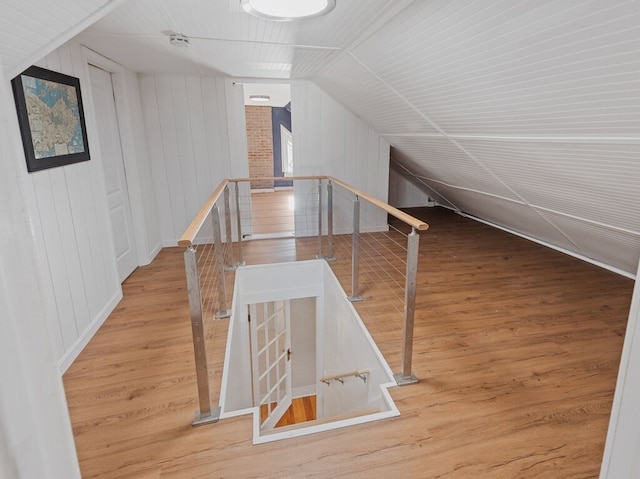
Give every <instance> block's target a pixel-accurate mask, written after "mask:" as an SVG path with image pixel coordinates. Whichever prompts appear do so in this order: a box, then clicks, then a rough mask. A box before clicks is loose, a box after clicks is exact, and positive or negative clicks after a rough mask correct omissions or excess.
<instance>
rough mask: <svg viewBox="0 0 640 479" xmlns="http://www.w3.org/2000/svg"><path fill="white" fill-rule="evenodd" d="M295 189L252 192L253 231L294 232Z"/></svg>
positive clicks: (270, 232)
mask: <svg viewBox="0 0 640 479" xmlns="http://www.w3.org/2000/svg"><path fill="white" fill-rule="evenodd" d="M291 201H293V190H279V191H274V192H266V193H252V194H251V213H252V220H253V222H252V233H253V234H272V233H292V232H293V230H294V226H293V209H291V208H290V202H291Z"/></svg>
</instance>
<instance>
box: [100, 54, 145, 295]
mask: <svg viewBox="0 0 640 479" xmlns="http://www.w3.org/2000/svg"><path fill="white" fill-rule="evenodd" d="M89 73H90V76H91V93H92V95H93V103H94V106H95V110H96V118H97V120H98V136H99V138H100V153H101V156H102V166H103V168H104V177H105V182H106V186H107V198H108V201H109V216H110V218H111V230H112V233H113V245H114V248H115V253H116V261H117V262H118V274H119V276H120V282H122V281H124V280H125V279H126V278H127V276H129V275H130V274H131V273H132V272H133V270H134V269H136V267H137V266H138V259H137V257H136V248H135V238H134V233H133V219H132V216H131V205H130V203H129V192H128V190H127V178H126V176H125V170H124V159H123V157H122V145H121V143H120V133H119V130H118V117H117V115H116V103H115V99H114V97H113V84H112V83H111V74H110V73H108V72H106V71H104V70H101V69H100V68H96V67H94V66H89Z"/></svg>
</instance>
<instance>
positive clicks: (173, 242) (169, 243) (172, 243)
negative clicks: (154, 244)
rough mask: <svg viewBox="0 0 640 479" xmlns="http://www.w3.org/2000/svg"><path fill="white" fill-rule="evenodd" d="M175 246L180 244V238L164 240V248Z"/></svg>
mask: <svg viewBox="0 0 640 479" xmlns="http://www.w3.org/2000/svg"><path fill="white" fill-rule="evenodd" d="M174 246H178V240H177V239H171V240H162V247H163V248H173V247H174Z"/></svg>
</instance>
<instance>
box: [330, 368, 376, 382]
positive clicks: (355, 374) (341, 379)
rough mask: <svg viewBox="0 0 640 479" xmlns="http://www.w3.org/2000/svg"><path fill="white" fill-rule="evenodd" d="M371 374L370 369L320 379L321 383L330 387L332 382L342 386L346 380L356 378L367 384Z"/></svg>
mask: <svg viewBox="0 0 640 479" xmlns="http://www.w3.org/2000/svg"><path fill="white" fill-rule="evenodd" d="M369 372H370V371H369V370H368V369H357V370H355V371H349V372H348V373H342V374H335V375H333V376H325V377H323V378H320V380H319V382H321V383H325V384H327V385H329V384H331V383H332V382H334V381H337V382H339V383H341V384H344V379H345V378H351V377H355V378H360V379H362V381H363V382H365V383H366V382H367V378H368V377H369Z"/></svg>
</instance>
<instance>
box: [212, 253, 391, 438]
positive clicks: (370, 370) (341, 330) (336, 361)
mask: <svg viewBox="0 0 640 479" xmlns="http://www.w3.org/2000/svg"><path fill="white" fill-rule="evenodd" d="M235 281H236V284H235V289H234V290H235V293H234V299H233V304H232V310H231V311H232V315H231V319H230V325H229V335H228V338H227V348H226V355H225V362H224V369H223V376H222V389H221V398H220V406H221V419H224V418H228V417H233V416H237V415H242V414H252V415H253V443H254V444H259V443H264V442H270V441H275V440H280V439H286V438H291V437H297V436H301V435H306V434H312V433H316V432H321V431H328V430H331V429H336V428H339V427H346V426H351V425H355V424H361V423H365V422H370V421H376V420H380V419H385V418H389V417H393V416H398V415H399V414H400V413H399V411H398V409H397V407H396V406H395V404H394V403H393V400H392V398H391V396H390V395H389V392H388V388H389V387H393V386H396V382H395V381H394V379H393V373H392V371H391V369H390V368H389V366H388V364H387V363H386V361H385V359H384V357H383V356H382V354H381V353H380V351H379V350H378V348H377V346H376V345H375V343H374V341H373V339H372V338H371V335H370V334H369V332H368V331H367V329H366V327H365V326H364V323H363V322H362V320H361V319H360V317H359V316H358V314H357V312H356V310H355V308H354V307H353V305H352V304H351V302H350V301H349V299H348V298H347V295H346V294H345V292H344V290H343V289H342V287H341V286H340V283H339V282H338V280H337V278H336V277H335V275H334V274H333V271H332V270H331V268H330V267H329V266H328V265H327V263H326V262H325V261H323V260H312V261H300V262H291V263H279V264H272V265H259V266H245V267H239V268H238V270H237V271H236V280H235ZM312 398H313V399H312ZM305 403H306V406H305ZM292 406H293V407H298V408H300V407H303V408H304V407H306V408H307V409H309V408H311V407H312V406H314V407H313V409H314V411H313V412H312V414H310V415H311V417H309V414H307V413H308V412H309V411H307V412H306V413H305V414H302V416H303V420H302V421H298V420H294V423H291V418H290V417H289V418H287V416H288V415H291V408H292ZM293 416H295V414H293ZM298 416H300V415H298Z"/></svg>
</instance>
